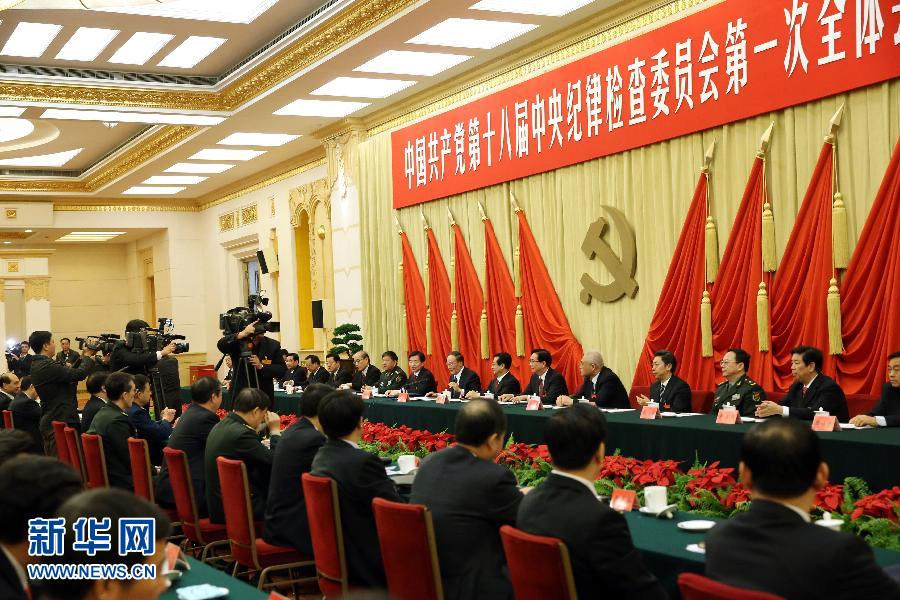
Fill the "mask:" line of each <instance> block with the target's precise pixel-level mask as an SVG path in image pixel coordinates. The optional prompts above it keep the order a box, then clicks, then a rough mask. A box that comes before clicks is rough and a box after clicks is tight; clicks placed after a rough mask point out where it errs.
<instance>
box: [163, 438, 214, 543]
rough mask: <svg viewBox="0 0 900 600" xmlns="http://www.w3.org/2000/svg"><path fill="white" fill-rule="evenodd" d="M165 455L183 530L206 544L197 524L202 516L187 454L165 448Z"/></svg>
mask: <svg viewBox="0 0 900 600" xmlns="http://www.w3.org/2000/svg"><path fill="white" fill-rule="evenodd" d="M163 457H164V458H165V460H166V466H167V467H168V469H169V485H170V486H172V496H174V497H175V511H176V512H177V513H178V520H179V521H181V531H182V532H184V535H185V537H187V538H188V539H189V540H191V541H192V542H194V543H195V544H201V545H204V546H205V545H206V544H207V542H206V541H205V540H204V539H203V535H202V534H201V533H200V528H199V527H198V525H197V521H199V520H200V517H199V514H198V511H197V499H196V496H194V482H193V481H192V480H191V467H190V465H189V464H188V462H187V454H185V453H184V450H175V449H174V448H163Z"/></svg>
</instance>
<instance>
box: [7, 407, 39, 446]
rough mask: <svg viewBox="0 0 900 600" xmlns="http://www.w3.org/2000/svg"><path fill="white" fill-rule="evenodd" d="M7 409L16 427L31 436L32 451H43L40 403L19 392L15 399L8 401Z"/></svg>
mask: <svg viewBox="0 0 900 600" xmlns="http://www.w3.org/2000/svg"><path fill="white" fill-rule="evenodd" d="M9 410H10V412H12V415H13V420H14V421H15V424H16V429H21V430H22V431H24V432H25V433H27V434H28V435H30V436H31V440H32V442H33V445H32V450H31V451H32V452H34V453H35V454H43V453H44V442H43V440H42V439H41V429H40V426H41V405H40V404H38V403H37V402H35V401H34V400H32V399H31V398H29V397H28V396H27V395H25V393H24V392H19V393H18V394H17V395H16V397H15V399H14V400H13V401H12V402H10V404H9Z"/></svg>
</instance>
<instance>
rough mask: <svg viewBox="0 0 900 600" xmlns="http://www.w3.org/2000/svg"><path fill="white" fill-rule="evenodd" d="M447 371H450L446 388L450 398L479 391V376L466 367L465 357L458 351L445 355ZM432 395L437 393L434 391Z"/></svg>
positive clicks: (461, 396)
mask: <svg viewBox="0 0 900 600" xmlns="http://www.w3.org/2000/svg"><path fill="white" fill-rule="evenodd" d="M447 371H449V372H450V379H449V381H448V383H447V388H449V390H450V397H451V398H465V396H466V394H468V393H469V392H480V391H481V377H479V376H478V373H476V372H475V371H473V370H472V369H469V368H467V367H466V359H465V358H464V357H463V355H462V354H461V353H460V352H451V353H450V354H448V355H447ZM433 395H435V396H437V393H436V392H434V393H433Z"/></svg>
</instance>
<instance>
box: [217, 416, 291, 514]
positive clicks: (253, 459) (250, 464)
mask: <svg viewBox="0 0 900 600" xmlns="http://www.w3.org/2000/svg"><path fill="white" fill-rule="evenodd" d="M279 438H281V436H280V435H273V436H272V438H271V440H272V441H271V443H270V445H271V449H269V448H266V447H265V446H263V445H262V443H261V442H260V440H259V436H258V435H257V434H256V432H255V431H253V429H251V428H250V426H249V425H247V422H246V421H245V420H244V419H242V418H241V417H240V416H238V414H237V413H233V412H232V413H228V415H226V416H225V418H224V419H222V420H221V421H220V422H219V423H218V424H217V425H216V426H215V427H213V428H212V431H210V432H209V437H208V438H207V440H206V450H205V452H204V454H203V465H204V468H205V471H206V506H207V508H209V519H210V520H211V521H212V522H213V523H218V524H220V525H221V524H224V523H225V509H224V507H223V506H222V487H221V485H220V484H219V467H218V465H217V464H216V459H217V458H219V457H220V456H222V457H224V458H229V459H231V460H242V461H244V464H245V465H246V466H247V480H248V483H249V485H250V504H251V505H252V506H253V518H254V519H256V520H258V521H261V520H262V518H263V513H264V512H265V508H266V496H267V495H268V493H269V477H270V475H271V472H272V453H273V452H274V450H275V448H277V447H278V440H279Z"/></svg>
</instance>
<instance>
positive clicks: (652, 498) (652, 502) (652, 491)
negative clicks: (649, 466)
mask: <svg viewBox="0 0 900 600" xmlns="http://www.w3.org/2000/svg"><path fill="white" fill-rule="evenodd" d="M644 506H646V507H647V508H648V509H649V510H651V511H653V512H660V511H661V510H662V509H664V508H665V507H666V506H668V501H667V500H666V486H664V485H650V486H647V487H645V488H644Z"/></svg>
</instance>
